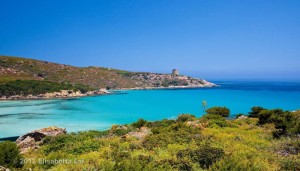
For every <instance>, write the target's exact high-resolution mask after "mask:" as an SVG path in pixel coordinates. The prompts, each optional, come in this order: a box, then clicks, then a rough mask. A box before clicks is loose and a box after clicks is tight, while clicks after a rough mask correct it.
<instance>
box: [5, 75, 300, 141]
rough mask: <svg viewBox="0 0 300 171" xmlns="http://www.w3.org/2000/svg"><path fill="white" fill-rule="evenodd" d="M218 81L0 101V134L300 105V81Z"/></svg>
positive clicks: (72, 128) (79, 127)
mask: <svg viewBox="0 0 300 171" xmlns="http://www.w3.org/2000/svg"><path fill="white" fill-rule="evenodd" d="M217 83H218V84H219V85H221V86H219V87H215V88H197V89H166V90H132V91H116V92H115V94H113V95H105V96H95V97H83V98H76V99H56V100H26V101H2V102H0V138H1V137H10V136H18V135H21V134H24V133H26V132H29V131H31V130H34V129H38V128H43V127H48V126H53V125H55V126H58V127H65V128H67V130H68V131H69V132H70V131H84V130H90V129H96V130H103V129H107V128H109V127H111V125H112V124H125V123H131V122H133V121H136V120H137V119H139V118H144V119H147V120H159V119H164V118H168V119H172V118H176V116H177V115H179V114H181V113H191V114H194V115H196V116H201V115H203V110H202V108H201V102H202V101H203V100H205V101H207V105H208V107H212V106H226V107H228V108H230V110H231V116H234V115H235V114H238V113H245V114H246V113H248V112H249V110H250V108H251V107H253V106H263V107H265V108H269V109H272V108H282V109H285V110H297V109H300V82H238V81H234V82H229V81H223V82H217Z"/></svg>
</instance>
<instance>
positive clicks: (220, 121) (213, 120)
mask: <svg viewBox="0 0 300 171" xmlns="http://www.w3.org/2000/svg"><path fill="white" fill-rule="evenodd" d="M200 120H201V121H202V122H208V126H209V127H216V126H217V127H226V126H228V123H227V120H226V119H225V118H224V117H222V116H221V115H215V114H206V115H204V116H203V117H202V118H201V119H200Z"/></svg>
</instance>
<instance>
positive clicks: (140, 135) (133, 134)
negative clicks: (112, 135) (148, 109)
mask: <svg viewBox="0 0 300 171" xmlns="http://www.w3.org/2000/svg"><path fill="white" fill-rule="evenodd" d="M149 134H151V130H150V129H149V128H147V127H141V128H140V129H139V130H138V131H133V132H129V133H128V134H126V135H125V136H124V138H129V137H134V138H137V139H144V138H145V137H146V136H147V135H149Z"/></svg>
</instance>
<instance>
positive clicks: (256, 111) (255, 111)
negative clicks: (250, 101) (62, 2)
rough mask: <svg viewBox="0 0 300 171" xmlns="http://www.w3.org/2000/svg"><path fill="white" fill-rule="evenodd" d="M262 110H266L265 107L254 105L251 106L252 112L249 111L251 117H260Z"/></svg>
mask: <svg viewBox="0 0 300 171" xmlns="http://www.w3.org/2000/svg"><path fill="white" fill-rule="evenodd" d="M262 110H265V109H264V108H263V107H260V106H254V107H252V108H251V112H249V117H252V118H258V114H259V112H261V111H262Z"/></svg>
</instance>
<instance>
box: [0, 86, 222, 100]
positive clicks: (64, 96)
mask: <svg viewBox="0 0 300 171" xmlns="http://www.w3.org/2000/svg"><path fill="white" fill-rule="evenodd" d="M217 86H218V85H216V84H213V83H211V84H209V85H199V86H198V85H192V86H191V85H190V86H169V87H134V88H117V89H111V90H106V89H99V90H95V91H89V92H87V93H78V92H73V94H71V95H70V94H68V93H66V92H67V91H68V90H62V91H61V92H53V93H45V94H39V95H28V96H22V95H14V96H10V97H0V102H1V101H19V100H52V99H75V98H80V97H90V96H101V95H109V94H113V93H112V92H113V91H123V90H124V91H125V90H164V89H166V90H167V89H196V88H213V87H217ZM74 93H75V95H74Z"/></svg>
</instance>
